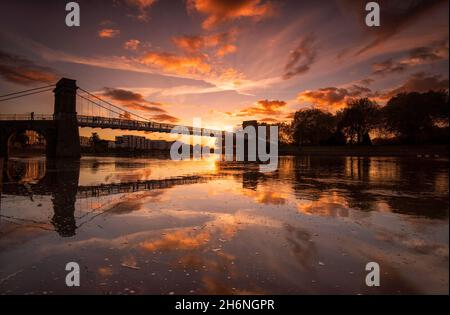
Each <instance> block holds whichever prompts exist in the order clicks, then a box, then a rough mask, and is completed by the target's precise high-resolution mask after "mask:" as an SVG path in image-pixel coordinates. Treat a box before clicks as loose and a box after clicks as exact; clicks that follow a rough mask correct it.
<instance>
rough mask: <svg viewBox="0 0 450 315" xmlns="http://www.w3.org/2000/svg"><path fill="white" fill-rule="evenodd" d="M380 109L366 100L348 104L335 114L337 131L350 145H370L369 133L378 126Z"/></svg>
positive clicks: (362, 99) (353, 101)
mask: <svg viewBox="0 0 450 315" xmlns="http://www.w3.org/2000/svg"><path fill="white" fill-rule="evenodd" d="M380 114H381V112H380V107H379V106H378V105H377V104H376V103H375V102H372V101H370V100H369V99H368V98H360V99H355V100H351V101H349V102H348V104H347V107H346V108H344V109H343V110H341V111H339V112H338V113H337V115H336V116H337V119H338V130H341V131H342V132H343V133H344V134H345V136H346V137H347V138H348V140H349V142H350V143H356V144H361V145H370V144H372V142H371V140H370V136H369V133H370V132H371V131H372V130H374V129H376V128H377V127H379V126H380Z"/></svg>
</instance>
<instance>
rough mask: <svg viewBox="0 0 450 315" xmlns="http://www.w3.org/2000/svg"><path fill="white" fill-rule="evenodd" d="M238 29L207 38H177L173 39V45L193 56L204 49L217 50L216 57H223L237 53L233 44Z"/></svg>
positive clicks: (186, 36) (184, 36) (197, 36)
mask: <svg viewBox="0 0 450 315" xmlns="http://www.w3.org/2000/svg"><path fill="white" fill-rule="evenodd" d="M236 36H237V29H232V30H230V31H227V32H222V33H217V34H211V35H205V36H199V35H194V36H189V35H183V36H177V37H173V38H172V41H173V43H174V44H175V45H176V46H177V47H178V48H180V49H182V50H183V51H185V52H187V53H191V54H199V53H200V52H201V50H203V49H209V48H216V49H217V51H216V56H219V57H223V56H225V55H227V54H231V53H234V52H236V51H237V47H236V46H235V45H234V44H233V42H234V41H236Z"/></svg>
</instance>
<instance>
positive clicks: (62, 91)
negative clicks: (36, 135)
mask: <svg viewBox="0 0 450 315" xmlns="http://www.w3.org/2000/svg"><path fill="white" fill-rule="evenodd" d="M53 93H54V94H55V108H54V120H55V124H56V139H55V140H56V141H55V150H54V156H55V157H58V158H79V157H80V156H81V148H80V133H79V130H78V121H77V109H76V96H77V85H76V81H75V80H71V79H66V78H62V79H61V80H59V81H58V83H56V88H55V89H54V90H53Z"/></svg>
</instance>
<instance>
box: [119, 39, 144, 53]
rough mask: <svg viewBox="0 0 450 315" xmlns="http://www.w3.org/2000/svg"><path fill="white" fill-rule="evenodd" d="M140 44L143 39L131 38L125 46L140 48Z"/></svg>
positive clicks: (132, 48)
mask: <svg viewBox="0 0 450 315" xmlns="http://www.w3.org/2000/svg"><path fill="white" fill-rule="evenodd" d="M140 44H141V41H139V40H137V39H130V40H127V41H126V42H125V43H124V44H123V48H125V49H126V50H138V48H139V46H140Z"/></svg>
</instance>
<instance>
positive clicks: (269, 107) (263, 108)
mask: <svg viewBox="0 0 450 315" xmlns="http://www.w3.org/2000/svg"><path fill="white" fill-rule="evenodd" d="M286 105H287V103H286V102H285V101H279V100H273V101H269V100H260V101H258V102H256V103H255V105H253V106H250V107H247V108H244V109H241V110H239V111H237V112H226V113H225V114H226V115H228V116H233V117H254V116H278V115H282V114H283V110H284V109H285V108H286ZM264 119H266V120H267V119H269V117H264ZM271 119H272V118H271Z"/></svg>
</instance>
